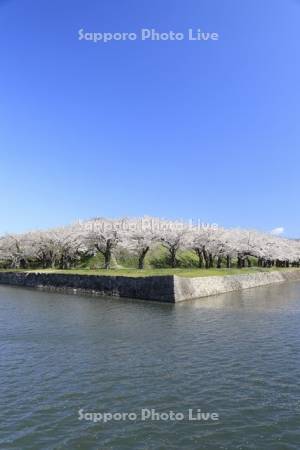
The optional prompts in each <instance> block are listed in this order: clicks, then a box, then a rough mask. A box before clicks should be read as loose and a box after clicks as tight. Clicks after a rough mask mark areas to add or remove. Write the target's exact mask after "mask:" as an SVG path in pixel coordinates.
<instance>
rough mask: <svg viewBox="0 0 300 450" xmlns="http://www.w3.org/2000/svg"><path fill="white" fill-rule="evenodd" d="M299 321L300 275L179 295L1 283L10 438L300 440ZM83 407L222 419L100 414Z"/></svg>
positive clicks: (258, 443)
mask: <svg viewBox="0 0 300 450" xmlns="http://www.w3.org/2000/svg"><path fill="white" fill-rule="evenodd" d="M299 321H300V284H299V283H289V284H281V285H277V286H272V287H264V288H257V289H250V290H247V291H241V292H235V293H230V294H224V295H220V296H215V297H209V298H205V299H200V300H196V301H190V302H183V303H178V304H176V305H168V304H159V303H151V302H149V303H147V302H143V301H135V300H126V299H122V300H118V299H115V298H113V299H109V298H103V299H102V298H90V297H79V296H71V295H60V294H53V293H51V294H49V293H44V292H38V291H34V290H23V289H18V288H11V287H3V286H2V287H0V338H1V339H0V351H1V378H0V386H1V387H0V389H1V398H2V405H1V406H2V413H4V418H3V420H2V423H1V426H2V431H1V435H0V442H1V443H2V448H5V449H20V450H26V449H28V450H33V449H46V450H47V449H68V450H69V449H72V450H73V449H87V450H90V449H95V450H96V449H97V450H98V449H113V450H118V449H130V450H131V449H155V450H156V449H171V448H172V449H183V448H184V449H193V450H194V449H201V450H202V449H211V450H218V449H230V450H231V449H258V450H261V449H262V450H269V449H270V450H271V449H272V450H274V449H275V450H276V449H278V450H284V449H299V442H300V432H299V412H300V409H299V406H300V403H299V393H300V389H299V376H300V362H299V361H300V359H299V356H300V355H299V353H300V346H299V343H300V342H299V340H300V339H299V338H300V332H299ZM80 408H83V409H84V410H85V411H99V412H101V411H109V412H131V411H133V412H139V411H140V410H141V408H155V409H156V410H158V411H161V412H163V411H169V410H173V411H179V412H183V413H186V412H187V411H188V409H189V408H193V409H197V408H201V409H202V411H211V412H212V411H213V412H214V411H215V412H217V413H219V415H220V420H219V421H218V422H217V423H214V422H206V423H205V422H201V423H199V422H189V421H187V420H184V421H182V422H171V421H168V422H161V421H146V422H141V421H140V420H137V421H135V422H132V421H121V422H110V423H106V424H103V423H95V424H94V423H91V422H87V421H79V420H78V410H79V409H80ZM1 440H2V441H1Z"/></svg>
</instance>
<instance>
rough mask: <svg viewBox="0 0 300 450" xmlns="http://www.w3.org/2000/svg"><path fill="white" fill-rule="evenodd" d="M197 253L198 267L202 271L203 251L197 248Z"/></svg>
mask: <svg viewBox="0 0 300 450" xmlns="http://www.w3.org/2000/svg"><path fill="white" fill-rule="evenodd" d="M195 252H196V254H197V256H198V267H199V269H202V267H203V254H202V250H201V249H200V248H195Z"/></svg>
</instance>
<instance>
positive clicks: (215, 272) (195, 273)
mask: <svg viewBox="0 0 300 450" xmlns="http://www.w3.org/2000/svg"><path fill="white" fill-rule="evenodd" d="M274 270H291V269H280V268H272V269H262V268H260V267H252V268H245V269H236V268H233V269H209V270H207V269H144V270H137V269H110V270H104V269H99V270H94V269H70V270H59V269H36V270H12V269H9V270H3V269H0V271H1V272H4V271H5V272H12V271H14V272H42V273H64V274H77V275H106V276H129V277H145V276H154V275H156V276H162V275H178V276H180V277H189V278H190V277H207V276H224V275H242V274H247V273H257V272H268V271H274ZM294 270H299V269H294Z"/></svg>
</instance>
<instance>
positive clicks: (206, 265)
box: [202, 247, 209, 269]
mask: <svg viewBox="0 0 300 450" xmlns="http://www.w3.org/2000/svg"><path fill="white" fill-rule="evenodd" d="M202 253H203V257H204V261H205V269H209V258H208V254H207V251H206V249H205V247H203V249H202Z"/></svg>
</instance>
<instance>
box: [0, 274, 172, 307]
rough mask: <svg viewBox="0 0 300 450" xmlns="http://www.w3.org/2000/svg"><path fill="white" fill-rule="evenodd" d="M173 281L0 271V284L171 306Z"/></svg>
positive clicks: (148, 278)
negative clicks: (132, 299) (150, 301)
mask: <svg viewBox="0 0 300 450" xmlns="http://www.w3.org/2000/svg"><path fill="white" fill-rule="evenodd" d="M173 278H174V277H173V276H163V277H156V276H155V277H136V278H134V277H123V276H121V277H114V276H98V275H75V274H56V273H38V272H0V284H9V285H13V286H25V287H34V288H43V289H47V290H56V291H62V292H72V293H88V294H95V295H109V296H110V295H112V296H117V297H128V298H140V299H144V300H157V301H161V302H171V303H174V279H173Z"/></svg>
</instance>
